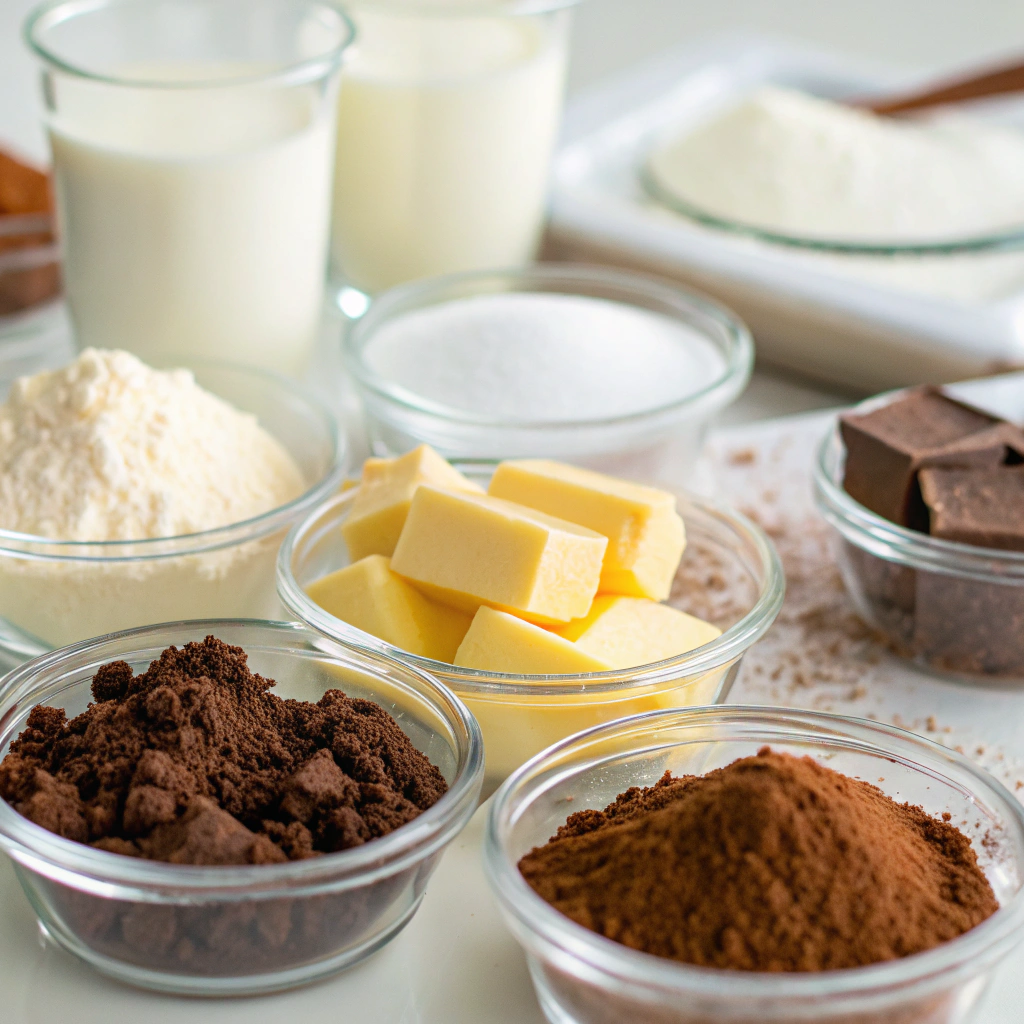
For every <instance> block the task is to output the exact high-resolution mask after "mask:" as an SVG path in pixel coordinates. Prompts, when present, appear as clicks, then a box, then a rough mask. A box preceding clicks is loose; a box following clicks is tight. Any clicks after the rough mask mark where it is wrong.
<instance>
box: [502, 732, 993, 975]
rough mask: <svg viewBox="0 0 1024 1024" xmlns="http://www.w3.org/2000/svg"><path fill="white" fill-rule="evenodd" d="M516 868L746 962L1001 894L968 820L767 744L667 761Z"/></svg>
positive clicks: (881, 955)
mask: <svg viewBox="0 0 1024 1024" xmlns="http://www.w3.org/2000/svg"><path fill="white" fill-rule="evenodd" d="M519 870H520V871H521V872H522V874H523V877H524V878H525V879H526V881H527V882H528V883H529V885H530V886H531V887H532V888H533V889H534V890H535V891H536V892H537V893H538V895H540V896H541V897H542V898H543V899H545V900H546V901H547V902H548V903H550V904H551V905H552V906H554V907H556V908H557V909H558V910H560V911H561V912H562V913H564V914H566V915H567V916H568V917H570V918H572V919H573V920H574V921H576V922H578V923H579V924H581V925H583V926H584V927H586V928H590V929H591V930H593V931H596V932H598V933H600V934H601V935H604V936H606V937H608V938H610V939H614V940H615V941H617V942H621V943H623V944H624V945H627V946H631V947H633V948H634V949H639V950H643V951H644V952H647V953H653V954H655V955H656V956H663V957H669V958H671V959H674V960H681V961H684V962H686V963H692V964H698V965H701V966H707V967H719V968H731V969H738V970H748V971H823V970H832V969H836V968H846V967H858V966H862V965H865V964H872V963H877V962H879V961H883V960H893V959H896V958H898V957H904V956H908V955H910V954H912V953H918V952H921V951H923V950H926V949H931V948H932V947H933V946H937V945H939V944H940V943H942V942H946V941H948V940H949V939H952V938H955V937H956V936H958V935H960V934H962V933H963V932H966V931H967V930H968V929H970V928H973V927H974V926H975V925H977V924H979V923H980V922H982V921H984V920H985V918H987V917H989V916H990V915H991V914H992V913H994V912H995V911H996V910H997V909H998V903H997V901H996V898H995V896H994V894H993V892H992V888H991V886H990V885H989V883H988V880H987V879H986V878H985V876H984V874H983V873H982V871H981V869H980V868H979V867H978V864H977V858H976V857H975V854H974V851H973V850H972V849H971V844H970V841H969V840H968V839H967V837H966V836H964V835H963V834H962V833H961V832H960V831H959V830H958V829H956V828H955V827H953V826H952V825H950V824H948V823H946V822H945V821H938V820H936V819H935V818H932V817H930V816H929V815H928V814H926V813H925V812H924V811H923V810H921V809H920V808H919V807H913V806H911V805H909V804H897V803H895V802H894V801H893V800H891V799H890V798H889V797H887V796H886V795H885V794H884V793H883V792H882V791H881V790H879V789H876V788H875V787H874V786H871V785H868V784H867V783H864V782H860V781H858V780H856V779H851V778H848V777H847V776H845V775H841V774H839V773H838V772H835V771H832V770H831V769H829V768H825V767H822V766H821V765H819V764H817V763H816V762H815V761H813V760H811V759H810V758H806V757H805V758H796V757H792V756H790V755H787V754H777V753H773V752H772V751H770V750H768V749H767V748H765V749H763V750H761V751H760V752H759V753H758V754H757V756H756V757H747V758H743V759H742V760H739V761H736V762H734V763H733V764H731V765H729V766H728V767H726V768H721V769H718V770H717V771H713V772H710V773H709V774H707V775H704V776H683V777H681V778H673V777H672V776H671V775H670V774H668V773H666V774H665V776H664V777H663V778H662V779H661V780H660V781H659V782H658V783H657V784H656V785H655V786H652V787H650V788H648V789H638V788H633V789H629V790H628V791H627V792H625V793H623V794H621V795H620V796H619V797H618V798H617V799H616V800H615V802H614V803H613V804H611V805H610V806H609V807H607V808H606V809H605V810H604V811H581V812H579V813H577V814H574V815H572V816H571V817H570V818H569V819H568V821H567V822H566V823H565V825H564V826H562V828H560V829H559V830H558V833H557V835H555V836H554V837H552V839H551V840H550V841H549V842H548V843H547V844H546V845H545V846H541V847H537V848H536V849H534V850H533V851H531V852H530V853H529V854H527V855H526V856H525V857H523V859H522V860H521V861H520V862H519Z"/></svg>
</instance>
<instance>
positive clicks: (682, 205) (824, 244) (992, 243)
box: [637, 153, 1024, 257]
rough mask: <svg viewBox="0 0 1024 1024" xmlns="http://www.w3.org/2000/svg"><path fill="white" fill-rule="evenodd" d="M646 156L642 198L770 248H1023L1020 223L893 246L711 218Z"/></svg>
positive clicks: (941, 252) (640, 173) (907, 251)
mask: <svg viewBox="0 0 1024 1024" xmlns="http://www.w3.org/2000/svg"><path fill="white" fill-rule="evenodd" d="M650 156H651V154H650V153H648V154H647V156H646V157H645V158H644V160H643V162H642V163H641V164H640V166H639V167H638V169H637V177H638V178H639V180H640V185H641V187H642V188H643V190H644V191H645V192H646V193H647V195H648V196H649V197H650V198H651V199H653V200H654V201H655V202H656V203H658V204H659V205H660V206H663V207H665V208H666V209H668V210H671V211H672V212H673V213H677V214H679V215H680V216H682V217H685V218H686V219H687V220H690V221H693V222H694V223H696V224H700V225H702V226H704V227H708V228H714V229H716V230H718V231H724V232H726V233H727V234H730V235H736V236H739V237H743V238H751V239H753V240H755V241H758V242H766V243H768V244H770V245H780V246H784V247H785V248H787V249H793V250H798V251H799V250H802V251H804V252H814V253H834V254H837V255H843V256H889V257H893V256H933V257H934V256H965V255H971V254H975V255H977V254H982V253H999V252H1013V251H1017V250H1020V249H1021V248H1024V224H1018V225H1016V226H1009V227H1006V228H1003V229H1001V230H998V231H995V230H993V231H987V232H983V233H980V234H977V235H968V236H965V237H962V238H939V239H935V240H918V241H912V240H907V241H901V242H893V241H886V240H884V239H863V240H854V239H838V238H826V237H821V238H816V237H814V236H810V235H796V234H790V233H787V232H785V231H781V230H774V229H772V228H765V227H758V226H757V225H756V224H751V223H748V222H746V221H739V220H734V219H732V218H730V217H726V216H724V215H721V214H715V213H712V212H710V211H709V210H705V209H703V208H702V207H700V206H698V205H696V204H693V203H689V202H687V201H686V200H685V199H683V198H682V197H680V196H677V195H675V193H674V192H672V190H671V189H669V188H667V187H666V186H664V185H662V183H661V182H660V181H658V179H657V177H656V175H655V174H654V172H653V171H652V170H651V167H650Z"/></svg>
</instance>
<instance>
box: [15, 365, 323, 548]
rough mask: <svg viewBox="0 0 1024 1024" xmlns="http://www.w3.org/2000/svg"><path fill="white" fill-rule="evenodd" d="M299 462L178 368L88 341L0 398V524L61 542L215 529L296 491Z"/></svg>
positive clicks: (252, 421)
mask: <svg viewBox="0 0 1024 1024" xmlns="http://www.w3.org/2000/svg"><path fill="white" fill-rule="evenodd" d="M302 489H303V481H302V477H301V474H300V472H299V469H298V467H297V466H296V465H295V463H294V461H293V460H292V458H291V456H290V455H289V454H288V453H287V452H286V451H285V449H284V448H283V447H282V446H281V445H280V444H279V443H278V442H277V441H276V440H275V439H274V438H272V437H271V436H270V435H269V434H268V433H267V432H266V431H265V430H263V429H262V427H260V426H259V424H258V423H257V422H256V418H255V417H254V416H251V415H248V414H246V413H242V412H239V411H238V410H237V409H235V408H233V407H232V406H230V405H229V404H228V403H227V402H224V401H222V400H221V399H220V398H217V397H215V396H214V395H211V394H210V393H209V392H207V391H204V390H203V389H202V388H200V387H199V386H198V385H197V384H196V382H195V379H194V378H193V376H192V374H191V373H190V372H188V371H186V370H173V371H160V370H153V369H150V368H149V367H148V366H146V365H145V364H144V363H142V362H140V361H139V360H138V359H136V358H135V357H134V356H132V355H129V354H128V353H127V352H117V351H100V350H97V349H87V350H85V351H84V352H82V354H81V355H80V356H79V357H78V358H77V359H76V360H75V361H74V362H73V363H71V364H70V365H68V366H66V367H64V368H63V369H61V370H57V371H54V372H52V373H41V374H37V375H36V376H34V377H27V378H22V379H21V380H19V381H18V382H17V383H16V384H15V385H14V387H13V388H12V390H11V394H10V397H9V398H8V401H7V402H6V403H5V404H4V405H2V406H0V527H2V528H3V529H6V530H13V531H16V532H18V533H27V534H32V535H35V536H41V537H48V538H53V539H58V540H69V541H104V540H142V539H146V538H152V537H171V536H178V535H181V534H188V533H196V532H199V531H202V530H209V529H214V528H216V527H219V526H226V525H229V524H231V523H236V522H240V521H242V520H245V519H249V518H251V517H253V516H256V515H259V514H260V513H263V512H267V511H269V510H270V509H272V508H275V507H277V506H279V505H281V504H284V503H285V502H287V501H290V500H291V499H293V498H295V497H297V496H298V495H299V494H300V493H301V492H302Z"/></svg>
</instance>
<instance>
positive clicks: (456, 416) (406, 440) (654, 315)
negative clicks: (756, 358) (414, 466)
mask: <svg viewBox="0 0 1024 1024" xmlns="http://www.w3.org/2000/svg"><path fill="white" fill-rule="evenodd" d="M344 354H345V361H346V364H347V366H348V368H349V371H350V372H351V374H352V376H353V378H354V380H355V382H356V387H357V389H358V391H359V394H360V397H361V399H362V402H363V406H364V411H365V415H366V425H367V430H368V433H369V442H370V446H371V448H372V449H373V452H374V454H377V455H390V454H396V453H399V452H403V451H407V450H408V449H410V448H413V447H415V446H416V445H418V444H421V443H424V442H426V443H427V444H429V445H431V446H432V447H433V448H435V449H436V450H437V451H439V452H441V453H442V454H443V455H445V456H446V457H447V458H449V459H459V460H466V459H474V460H483V461H485V462H488V461H498V460H501V459H507V458H517V457H544V458H552V459H560V460H564V461H568V462H574V463H577V464H579V465H585V466H590V467H592V468H594V469H597V470H600V471H602V472H605V473H612V474H615V475H618V476H622V477H629V478H632V479H641V480H647V481H659V480H660V481H663V482H669V483H670V482H672V481H673V480H676V481H678V480H679V479H680V478H681V477H682V478H683V479H685V474H686V473H687V471H688V469H689V468H690V467H691V466H692V464H693V462H694V460H695V458H696V456H697V454H698V453H699V451H700V447H701V444H702V442H703V438H704V434H705V431H706V429H707V427H708V424H709V422H710V421H711V420H712V419H713V417H714V416H715V415H716V414H717V413H719V412H720V411H721V410H722V409H723V408H725V406H727V405H728V404H729V403H731V402H732V401H734V400H735V398H736V397H737V396H738V395H739V394H740V392H741V391H742V390H743V388H744V387H745V386H746V383H747V380H748V379H749V376H750V370H751V365H752V362H753V342H752V340H751V337H750V333H749V332H748V331H747V329H746V327H745V326H744V325H743V324H742V323H741V322H740V321H739V320H738V319H737V318H736V317H735V316H733V315H732V314H731V313H729V312H728V311H727V310H725V309H723V308H722V307H721V306H718V305H716V304H715V303H713V302H711V301H710V300H708V299H705V298H703V297H701V296H699V295H697V294H695V293H693V292H690V291H687V290H685V289H683V288H680V287H678V286H677V285H675V284H671V283H669V282H666V281H661V280H658V279H656V278H652V277H648V276H646V275H642V274H635V273H626V272H620V271H615V270H607V269H604V268H598V267H587V266H575V265H571V264H550V265H540V266H534V267H530V268H527V269H525V270H499V271H484V272H472V273H465V274H453V275H450V276H445V277H437V278H431V279H428V280H425V281H420V282H416V283H413V284H408V285H402V286H399V287H397V288H393V289H391V290H390V291H388V292H385V293H384V294H383V295H381V296H380V297H379V298H377V299H375V300H374V301H373V303H372V305H371V306H370V309H369V311H368V312H367V313H366V314H365V315H364V316H363V317H362V318H361V319H359V320H357V321H355V322H354V323H353V324H352V325H351V326H350V328H349V330H348V331H347V334H346V337H345V339H344Z"/></svg>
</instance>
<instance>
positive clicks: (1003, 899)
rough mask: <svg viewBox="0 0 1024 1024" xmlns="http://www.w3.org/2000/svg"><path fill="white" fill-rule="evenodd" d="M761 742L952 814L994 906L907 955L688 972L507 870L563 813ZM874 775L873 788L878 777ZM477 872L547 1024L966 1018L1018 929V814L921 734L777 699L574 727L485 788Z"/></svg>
mask: <svg viewBox="0 0 1024 1024" xmlns="http://www.w3.org/2000/svg"><path fill="white" fill-rule="evenodd" d="M766 744H770V745H771V747H772V749H773V750H780V751H786V752H788V753H792V754H795V755H804V754H809V755H811V756H812V757H814V758H816V759H817V760H819V761H824V762H826V763H827V765H828V767H830V768H833V769H835V770H836V771H840V772H843V773H844V774H846V775H851V776H859V777H861V778H865V779H870V780H871V782H872V783H873V784H876V785H878V786H879V787H880V788H881V789H883V790H884V791H885V792H886V793H887V794H888V795H889V796H891V797H892V798H893V799H895V800H898V801H900V802H903V801H908V802H910V803H912V804H918V805H920V806H922V807H924V809H925V810H926V811H928V812H929V813H930V814H933V815H937V814H941V813H945V812H948V813H950V814H951V815H952V821H953V823H954V824H955V825H957V826H958V827H959V828H960V829H961V830H962V831H964V833H965V834H966V835H968V836H969V837H970V838H971V839H972V841H973V845H974V849H975V851H976V852H977V854H978V858H979V863H980V865H981V867H982V869H983V870H984V872H985V874H986V875H987V877H988V879H989V881H990V883H991V884H992V888H993V889H994V891H995V894H996V896H997V898H998V899H999V902H1000V909H999V910H998V911H997V912H996V913H995V914H994V915H993V916H992V917H990V918H989V919H988V920H987V921H984V922H983V923H982V924H980V925H979V926H978V927H976V928H974V929H973V930H971V931H970V932H968V933H966V934H964V935H962V936H960V937H959V938H956V939H954V940H953V941H951V942H947V943H945V944H944V945H942V946H939V947H937V948H935V949H932V950H929V951H928V952H925V953H919V954H916V955H914V956H909V957H907V958H905V959H902V960H895V961H890V962H887V963H880V964H874V965H872V966H869V967H859V968H854V969H849V970H838V971H825V972H821V973H806V974H785V973H757V972H746V971H726V970H718V969H714V968H704V967H696V966H692V965H689V964H683V963H677V962H675V961H672V960H667V959H663V958H661V957H656V956H652V955H650V954H647V953H641V952H639V951H637V950H633V949H629V948H627V947H625V946H623V945H620V944H619V943H617V942H613V941H612V940H610V939H606V938H604V937H603V936H601V935H598V934H596V933H594V932H591V931H589V930H588V929H586V928H583V927H582V926H580V925H578V924H576V923H575V922H574V921H572V920H570V919H569V918H567V917H564V916H563V915H562V914H561V913H559V912H558V911H557V910H555V909H554V907H552V906H550V905H549V904H548V903H546V902H545V901H544V900H542V899H541V898H540V897H539V896H538V895H537V894H536V893H534V891H533V890H532V889H531V888H530V887H529V886H528V885H527V884H526V882H525V881H524V880H523V878H522V876H521V875H520V874H519V871H518V868H517V867H516V865H517V863H518V861H519V859H520V858H521V857H522V856H523V855H524V854H525V853H527V852H529V851H530V850H531V849H532V848H533V847H535V846H539V845H542V844H543V843H545V842H546V841H547V840H548V839H549V838H550V837H551V836H552V835H553V834H554V833H555V830H556V829H557V828H558V826H559V825H562V824H564V822H565V819H566V818H567V817H568V815H569V814H571V813H573V812H575V811H580V810H583V809H585V808H604V807H606V806H607V805H608V804H609V803H611V802H612V800H614V798H615V797H616V796H617V795H618V794H619V793H621V792H623V791H624V790H625V789H628V788H629V787H630V786H651V785H653V784H654V783H655V782H657V780H658V779H659V778H660V777H661V775H663V774H664V772H665V771H671V772H673V774H676V775H680V774H704V773H706V772H708V771H711V770H712V769H715V768H719V767H722V766H724V765H726V764H729V763H730V762H732V761H734V760H736V759H737V758H740V757H746V756H748V755H751V754H754V753H756V751H757V750H758V749H759V748H760V747H762V746H764V745H766ZM876 780H877V782H876ZM484 865H485V869H486V872H487V875H488V879H489V881H490V884H491V887H492V889H493V891H494V893H495V894H496V896H497V898H498V902H499V904H500V907H501V911H502V914H503V915H504V917H505V920H506V922H507V924H508V925H509V927H510V928H511V930H512V932H513V933H514V934H515V936H516V938H517V940H518V941H519V942H520V943H521V944H522V946H523V947H524V949H525V950H526V956H527V960H528V962H529V966H530V973H531V975H532V977H533V982H534V985H535V987H536V989H537V994H538V997H539V999H540V1003H541V1006H542V1007H543V1009H544V1012H545V1014H546V1015H547V1019H548V1020H549V1021H552V1022H554V1024H613V1022H615V1024H620V1022H622V1021H631V1022H638V1024H639V1022H644V1024H648V1022H649V1024H726V1022H728V1024H763V1022H766V1021H777V1022H787V1024H789V1022H797V1021H799V1022H802V1024H960V1022H962V1021H965V1020H967V1019H968V1017H969V1015H970V1013H971V1011H972V1009H973V1008H974V1006H975V1005H976V1003H977V1002H978V1000H979V999H980V997H981V996H982V994H983V993H984V991H985V989H986V987H987V984H988V981H989V978H990V977H991V975H992V971H993V970H994V968H995V966H996V965H997V964H998V962H999V961H1000V960H1002V958H1003V957H1004V956H1006V954H1007V953H1008V952H1009V951H1010V950H1011V949H1012V948H1013V947H1014V946H1015V945H1016V944H1017V942H1018V941H1019V940H1020V938H1021V936H1022V934H1024V932H1022V928H1024V895H1022V885H1024V808H1022V807H1021V805H1020V804H1019V803H1018V802H1017V800H1015V799H1014V797H1013V796H1012V795H1011V794H1010V793H1009V792H1007V791H1006V790H1005V789H1004V788H1003V787H1002V786H1001V785H1000V784H999V783H998V782H996V781H995V779H993V778H991V777H990V776H989V775H986V774H985V773H984V772H983V771H982V770H981V769H980V768H978V767H976V766H975V765H972V764H971V763H970V762H969V761H967V760H966V759H965V758H963V757H961V756H960V755H958V754H956V753H954V752H953V751H951V750H947V749H946V748H945V747H942V746H940V745H939V744H937V743H933V742H932V741H930V740H926V739H923V738H921V737H918V736H914V735H912V734H911V733H907V732H903V731H901V730H899V729H894V728H892V727H890V726H884V725H878V724H877V723H874V722H866V721H860V720H857V719H850V718H843V717H840V716H837V715H824V714H815V713H811V712H803V711H789V710H780V709H777V708H756V707H721V708H696V709H693V710H689V711H660V712H654V713H651V714H646V715H638V716H636V717H634V718H630V719H625V720H623V721H620V722H614V723H612V724H610V725H607V726H602V727H600V728H597V729H591V730H589V731H588V732H585V733H581V734H580V735H578V736H574V737H572V738H571V739H569V740H566V741H565V742H564V743H560V744H558V745H557V746H554V747H552V748H551V749H550V750H547V751H545V752H544V753H543V754H541V755H540V756H539V757H536V758H534V759H533V760H532V761H530V763H529V764H526V765H524V766H523V767H522V769H520V770H519V771H518V772H516V774H515V775H513V776H512V777H511V778H510V779H509V780H508V781H507V782H506V783H505V785H504V786H503V787H502V788H501V790H500V791H499V792H498V793H497V795H496V796H495V797H494V800H493V802H492V805H491V808H490V814H489V816H488V820H487V829H486V837H485V840H484Z"/></svg>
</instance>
